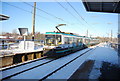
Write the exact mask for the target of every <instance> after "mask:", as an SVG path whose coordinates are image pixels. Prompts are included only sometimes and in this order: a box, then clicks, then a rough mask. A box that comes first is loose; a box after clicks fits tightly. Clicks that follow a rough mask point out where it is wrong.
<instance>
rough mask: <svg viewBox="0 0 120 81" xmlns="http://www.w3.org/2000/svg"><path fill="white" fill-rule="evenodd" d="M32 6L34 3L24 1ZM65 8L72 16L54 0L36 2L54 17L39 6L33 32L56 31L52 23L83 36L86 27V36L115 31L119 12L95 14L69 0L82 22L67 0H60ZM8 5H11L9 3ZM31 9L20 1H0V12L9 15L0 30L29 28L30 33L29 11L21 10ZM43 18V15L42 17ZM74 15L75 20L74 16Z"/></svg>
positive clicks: (114, 34) (78, 3)
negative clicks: (53, 0)
mask: <svg viewBox="0 0 120 81" xmlns="http://www.w3.org/2000/svg"><path fill="white" fill-rule="evenodd" d="M27 3H28V4H31V5H33V2H27ZM60 3H61V4H62V5H63V6H64V7H65V8H66V9H67V10H69V11H70V12H71V13H72V14H73V15H74V16H75V17H73V16H72V15H71V14H69V13H68V12H67V11H66V10H64V9H63V8H62V7H61V6H60V5H59V4H58V3H57V2H37V6H36V7H37V8H39V9H42V10H44V11H46V12H48V13H50V14H52V15H54V16H56V17H57V18H61V19H63V20H64V21H61V20H59V19H57V18H55V17H53V16H50V15H48V14H46V13H44V12H42V11H40V10H38V9H36V14H37V15H36V24H35V31H36V32H41V33H45V32H48V31H56V29H55V26H56V25H58V24H66V26H61V27H60V30H61V31H65V32H73V33H78V34H80V35H86V31H87V29H88V31H89V35H92V36H108V33H110V32H111V30H112V31H113V36H116V35H117V32H118V15H117V14H112V13H98V12H87V11H86V10H85V8H84V6H83V4H82V3H81V2H70V4H71V5H72V6H73V7H74V8H75V9H76V10H77V11H78V13H79V14H80V16H81V17H83V18H84V19H85V21H86V22H87V23H88V24H87V23H86V22H85V21H83V20H82V19H81V18H80V16H79V15H78V14H76V12H75V11H74V10H73V9H72V8H71V7H70V5H68V4H67V3H66V2H60ZM10 5H14V7H13V6H10ZM16 7H19V8H21V9H24V10H27V11H30V12H32V11H33V7H31V6H29V5H27V4H25V3H23V2H3V3H2V14H5V15H8V16H10V19H9V20H6V21H2V31H3V32H12V30H14V29H17V28H22V27H25V28H28V30H29V32H31V31H32V14H31V13H29V12H26V11H24V10H21V9H18V8H16ZM44 17H45V18H44ZM76 18H77V19H76Z"/></svg>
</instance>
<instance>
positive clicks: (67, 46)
mask: <svg viewBox="0 0 120 81" xmlns="http://www.w3.org/2000/svg"><path fill="white" fill-rule="evenodd" d="M98 43H99V40H98V39H95V38H90V37H85V36H79V35H76V34H73V33H66V32H46V34H45V50H47V51H46V53H45V54H44V56H48V57H59V56H64V55H67V54H70V53H73V52H76V51H79V50H81V49H85V48H87V47H89V46H92V45H96V44H98Z"/></svg>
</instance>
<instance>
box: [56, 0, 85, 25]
mask: <svg viewBox="0 0 120 81" xmlns="http://www.w3.org/2000/svg"><path fill="white" fill-rule="evenodd" d="M55 1H56V2H57V3H58V4H59V5H60V6H61V7H62V8H63V9H64V10H65V11H67V12H68V13H69V14H70V15H72V16H73V17H74V18H75V19H76V20H77V21H78V22H79V19H78V18H77V17H76V16H75V15H73V14H72V13H71V12H70V11H69V10H68V9H66V8H65V7H64V6H63V5H62V4H61V3H60V2H58V1H57V0H55ZM80 23H81V22H79V23H78V24H80ZM81 24H82V23H81ZM81 24H80V25H81ZM82 25H84V24H82Z"/></svg>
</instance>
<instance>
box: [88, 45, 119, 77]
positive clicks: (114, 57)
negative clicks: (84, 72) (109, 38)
mask: <svg viewBox="0 0 120 81" xmlns="http://www.w3.org/2000/svg"><path fill="white" fill-rule="evenodd" d="M87 60H95V63H94V66H93V68H92V71H91V73H90V74H89V79H98V78H99V77H100V75H101V72H100V68H102V63H103V62H108V63H111V64H118V53H117V51H115V50H114V49H113V48H111V47H110V45H109V44H107V43H101V44H99V45H98V47H97V48H96V49H95V50H94V51H93V52H92V53H91V55H90V56H89V57H88V58H87Z"/></svg>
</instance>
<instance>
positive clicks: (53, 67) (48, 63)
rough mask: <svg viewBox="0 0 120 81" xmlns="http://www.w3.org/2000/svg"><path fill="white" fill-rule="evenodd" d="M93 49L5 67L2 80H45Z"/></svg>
mask: <svg viewBox="0 0 120 81" xmlns="http://www.w3.org/2000/svg"><path fill="white" fill-rule="evenodd" d="M92 49H93V48H87V49H84V50H81V51H79V52H80V54H78V55H75V54H71V55H70V56H74V58H69V56H66V57H62V58H60V59H48V58H43V59H39V60H36V61H33V62H28V63H26V64H22V65H19V66H15V67H12V68H8V69H5V70H3V71H2V80H6V79H39V80H44V79H46V78H47V77H49V76H51V75H52V74H53V73H55V72H57V71H58V70H60V69H61V68H63V67H65V66H67V65H68V64H70V63H71V62H73V61H74V60H76V59H78V58H79V57H81V56H83V55H84V54H86V53H87V52H89V51H91V50H92ZM68 58H69V59H68ZM58 62H59V64H58ZM45 68H46V69H45ZM37 73H40V74H41V75H39V74H38V76H34V77H33V76H31V74H32V75H35V74H36V75H37Z"/></svg>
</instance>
